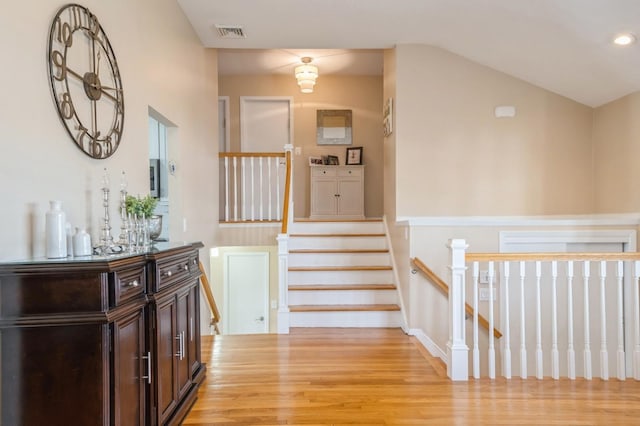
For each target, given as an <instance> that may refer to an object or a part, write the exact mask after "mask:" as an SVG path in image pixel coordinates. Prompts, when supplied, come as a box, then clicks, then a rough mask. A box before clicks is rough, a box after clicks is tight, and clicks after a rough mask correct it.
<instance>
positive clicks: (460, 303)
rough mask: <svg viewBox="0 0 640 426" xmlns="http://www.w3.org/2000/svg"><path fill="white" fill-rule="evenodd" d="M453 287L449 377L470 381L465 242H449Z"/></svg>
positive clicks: (448, 360)
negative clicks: (466, 324) (466, 317)
mask: <svg viewBox="0 0 640 426" xmlns="http://www.w3.org/2000/svg"><path fill="white" fill-rule="evenodd" d="M448 247H449V249H450V252H451V266H450V267H449V268H450V270H451V287H450V289H449V342H448V343H447V376H449V378H450V379H451V380H469V347H468V346H467V343H466V340H465V309H464V306H465V271H466V269H467V267H466V266H465V250H466V249H467V247H468V245H467V244H466V242H465V241H464V240H449V244H448Z"/></svg>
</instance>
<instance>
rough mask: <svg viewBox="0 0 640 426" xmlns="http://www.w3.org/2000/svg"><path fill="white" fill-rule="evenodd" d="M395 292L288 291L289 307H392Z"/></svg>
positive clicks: (396, 300)
mask: <svg viewBox="0 0 640 426" xmlns="http://www.w3.org/2000/svg"><path fill="white" fill-rule="evenodd" d="M397 303H398V293H397V291H396V290H305V291H297V290H290V291H289V305H363V304H364V305H375V304H381V305H392V304H397Z"/></svg>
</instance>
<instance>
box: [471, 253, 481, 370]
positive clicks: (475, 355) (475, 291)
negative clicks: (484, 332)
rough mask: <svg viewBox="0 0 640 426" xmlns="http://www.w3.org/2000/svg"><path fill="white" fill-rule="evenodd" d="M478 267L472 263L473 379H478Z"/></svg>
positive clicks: (476, 263) (475, 263)
mask: <svg viewBox="0 0 640 426" xmlns="http://www.w3.org/2000/svg"><path fill="white" fill-rule="evenodd" d="M479 270H480V265H479V264H478V262H473V283H472V285H473V377H474V378H476V379H479V378H480V349H479V348H478V284H479V283H478V281H479V279H480V274H479Z"/></svg>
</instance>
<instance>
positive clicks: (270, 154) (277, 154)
mask: <svg viewBox="0 0 640 426" xmlns="http://www.w3.org/2000/svg"><path fill="white" fill-rule="evenodd" d="M284 156H285V153H284V152H219V153H218V157H220V158H233V157H236V158H238V157H284Z"/></svg>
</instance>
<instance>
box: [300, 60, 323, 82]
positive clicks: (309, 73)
mask: <svg viewBox="0 0 640 426" xmlns="http://www.w3.org/2000/svg"><path fill="white" fill-rule="evenodd" d="M295 73H296V79H298V81H300V80H315V79H316V78H318V67H316V66H314V65H309V64H304V65H300V66H297V67H296V71H295Z"/></svg>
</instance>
